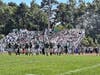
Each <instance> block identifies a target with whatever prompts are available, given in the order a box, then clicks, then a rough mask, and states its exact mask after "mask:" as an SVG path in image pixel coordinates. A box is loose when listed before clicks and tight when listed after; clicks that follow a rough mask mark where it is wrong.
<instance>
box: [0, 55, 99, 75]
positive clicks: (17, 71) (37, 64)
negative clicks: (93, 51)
mask: <svg viewBox="0 0 100 75" xmlns="http://www.w3.org/2000/svg"><path fill="white" fill-rule="evenodd" d="M97 64H100V57H99V56H75V55H69V56H66V55H63V56H42V55H39V56H24V55H21V56H15V55H12V56H9V55H0V75H28V74H33V75H100V66H98V67H94V68H89V69H85V70H81V71H78V72H72V73H70V74H67V72H69V71H75V70H77V69H80V68H85V67H91V66H93V65H97Z"/></svg>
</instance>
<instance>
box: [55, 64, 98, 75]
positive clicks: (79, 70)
mask: <svg viewBox="0 0 100 75" xmlns="http://www.w3.org/2000/svg"><path fill="white" fill-rule="evenodd" d="M97 67H100V64H97V65H93V66H88V67H84V68H80V69H75V70H71V71H68V72H64V73H61V74H57V75H70V74H72V73H77V72H81V71H83V70H87V69H93V68H97Z"/></svg>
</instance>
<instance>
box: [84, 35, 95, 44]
mask: <svg viewBox="0 0 100 75" xmlns="http://www.w3.org/2000/svg"><path fill="white" fill-rule="evenodd" d="M82 44H83V45H84V46H96V44H95V43H94V42H93V39H92V38H91V37H85V38H84V39H83V40H82Z"/></svg>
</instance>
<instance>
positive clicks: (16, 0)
mask: <svg viewBox="0 0 100 75" xmlns="http://www.w3.org/2000/svg"><path fill="white" fill-rule="evenodd" d="M3 1H4V2H5V3H8V2H14V3H17V4H20V3H21V2H22V1H24V2H25V3H26V4H27V5H30V2H31V1H32V0H3ZM41 1H42V0H36V3H38V4H40V2H41ZM57 1H59V2H63V3H66V2H67V0H57ZM85 1H86V2H91V1H92V0H85Z"/></svg>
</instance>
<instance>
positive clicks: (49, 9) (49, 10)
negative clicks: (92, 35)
mask: <svg viewBox="0 0 100 75" xmlns="http://www.w3.org/2000/svg"><path fill="white" fill-rule="evenodd" d="M48 3H49V5H48V29H47V30H48V32H47V33H48V41H50V40H49V32H50V26H51V22H50V20H51V18H50V17H51V0H48Z"/></svg>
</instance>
